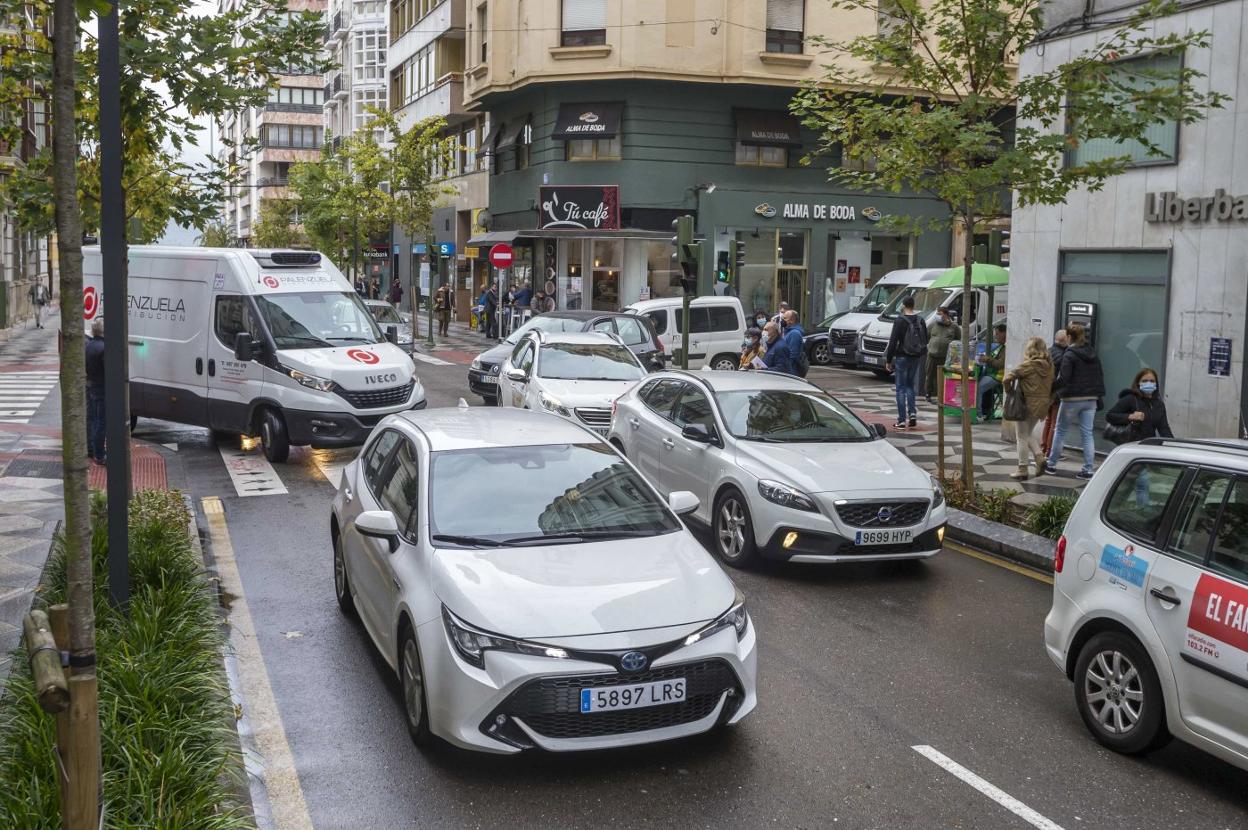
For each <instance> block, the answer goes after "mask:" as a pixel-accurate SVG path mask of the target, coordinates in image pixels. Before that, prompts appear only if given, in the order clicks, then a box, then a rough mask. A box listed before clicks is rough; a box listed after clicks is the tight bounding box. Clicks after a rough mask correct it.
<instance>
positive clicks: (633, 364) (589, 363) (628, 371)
mask: <svg viewBox="0 0 1248 830" xmlns="http://www.w3.org/2000/svg"><path fill="white" fill-rule="evenodd" d="M538 368H539V372H538V374H539V375H540V376H541V377H544V378H549V379H550V380H639V379H641V378H643V377H645V374H646V370H645V369H643V368H641V364H640V363H638V362H637V358H635V357H633V353H632V352H631V351H629V350H628V349H626V348H624V347H623V346H617V345H614V344H611V343H602V344H599V343H550V344H548V345H545V346H542V358H541V364H540V365H539V367H538Z"/></svg>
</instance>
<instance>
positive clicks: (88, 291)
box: [82, 285, 100, 320]
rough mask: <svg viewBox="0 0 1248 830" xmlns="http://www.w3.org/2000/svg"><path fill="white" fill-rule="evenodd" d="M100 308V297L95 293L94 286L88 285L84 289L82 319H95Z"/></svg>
mask: <svg viewBox="0 0 1248 830" xmlns="http://www.w3.org/2000/svg"><path fill="white" fill-rule="evenodd" d="M99 308H100V297H99V295H98V294H97V293H96V292H95V286H94V285H88V286H87V287H86V288H84V289H82V319H84V320H90V319H93V318H94V317H95V312H96V311H98V310H99Z"/></svg>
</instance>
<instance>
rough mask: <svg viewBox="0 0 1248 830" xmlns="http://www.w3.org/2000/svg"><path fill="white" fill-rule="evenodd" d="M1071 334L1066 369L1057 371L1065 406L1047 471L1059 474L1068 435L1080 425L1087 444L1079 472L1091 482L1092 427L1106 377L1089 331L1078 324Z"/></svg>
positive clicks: (1060, 392)
mask: <svg viewBox="0 0 1248 830" xmlns="http://www.w3.org/2000/svg"><path fill="white" fill-rule="evenodd" d="M1067 334H1069V335H1070V347H1069V348H1068V349H1066V353H1065V354H1064V355H1062V365H1061V366H1060V367H1059V368H1058V371H1057V383H1058V396H1059V397H1060V398H1061V401H1062V402H1061V406H1060V407H1059V408H1058V411H1057V429H1056V430H1055V431H1054V434H1053V447H1052V449H1050V450H1049V458H1048V461H1047V462H1046V463H1045V465H1044V471H1045V472H1046V473H1049V474H1053V473H1056V472H1057V460H1058V458H1059V457H1060V456H1061V454H1062V446H1063V444H1064V443H1065V441H1066V432H1067V430H1069V429H1070V427H1071V424H1075V423H1077V424H1078V426H1079V435H1080V440H1081V442H1082V444H1083V467H1082V468H1081V469H1080V470H1079V478H1091V477H1092V471H1093V465H1094V463H1095V460H1096V444H1095V441H1094V438H1093V434H1092V426H1093V423H1094V422H1095V420H1096V411H1097V410H1098V409H1100V408H1101V398H1102V397H1104V395H1105V375H1104V373H1103V372H1102V370H1101V361H1100V359H1099V358H1098V357H1097V356H1096V350H1095V349H1093V348H1092V347H1091V346H1089V345H1088V343H1087V337H1088V333H1087V329H1085V328H1084V327H1083V326H1082V325H1080V324H1078V323H1076V324H1074V325H1072V326H1071V327H1070V328H1069V329H1067Z"/></svg>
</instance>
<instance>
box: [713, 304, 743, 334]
mask: <svg viewBox="0 0 1248 830" xmlns="http://www.w3.org/2000/svg"><path fill="white" fill-rule="evenodd" d="M707 312H709V314H710V318H711V322H710V325H711V328H710V330H711V331H736V330H737V328H738V326H739V324H740V321H739V320H738V319H737V310H736V309H735V308H733V307H732V306H727V305H713V306H711V307H710V308H708V309H707Z"/></svg>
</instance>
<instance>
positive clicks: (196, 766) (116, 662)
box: [0, 491, 251, 830]
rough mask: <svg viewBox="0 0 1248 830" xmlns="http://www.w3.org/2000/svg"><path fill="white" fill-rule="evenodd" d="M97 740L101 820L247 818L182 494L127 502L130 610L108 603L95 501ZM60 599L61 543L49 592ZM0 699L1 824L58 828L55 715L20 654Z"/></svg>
mask: <svg viewBox="0 0 1248 830" xmlns="http://www.w3.org/2000/svg"><path fill="white" fill-rule="evenodd" d="M91 507H92V511H91V512H92V546H91V547H92V560H93V563H94V572H95V613H96V649H97V659H98V661H99V664H98V665H99V668H98V672H99V679H100V738H101V749H102V754H103V762H104V769H103V777H104V800H105V802H106V803H107V805H108V826H109V827H110V828H111V827H116V828H140V827H142V828H151V827H170V828H172V827H177V828H193V829H194V830H233V828H243V827H249V826H251V824H250V823H249V821H248V820H247V818H246V816H245V815H244V813H243V812H242V811H241V810H240V809H239V805H237V804H236V803H235V802H234V801H233V796H232V791H231V790H230V787H229V781H228V779H227V770H228V769H230V760H231V752H230V747H231V745H233V743H234V738H233V733H232V731H231V728H230V724H231V718H232V707H231V704H230V701H229V694H228V689H227V687H226V684H225V679H224V675H223V673H222V671H221V667H220V665H219V663H218V659H219V653H220V649H221V647H222V645H223V635H222V633H221V628H220V624H219V620H218V618H217V615H216V611H215V608H214V605H213V599H212V595H211V593H210V592H209V591H208V588H207V585H206V582H205V579H204V574H203V571H202V568H201V563H200V562H199V560H198V558H197V557H196V555H195V551H194V548H193V547H192V544H191V539H190V536H189V534H188V532H187V521H188V518H189V517H188V513H187V510H186V506H185V504H184V503H183V501H182V498H181V496H180V494H178V493H167V492H159V491H151V492H145V493H139V494H137V495H136V496H135V497H134V498H133V499H132V500H131V502H130V506H129V525H130V540H131V548H130V591H131V595H130V605H129V608H128V614H126V615H122V614H120V613H118V612H117V611H116V610H114V609H113V608H112V607H111V606H110V605H109V603H108V597H107V588H106V584H105V577H106V574H107V572H108V565H107V562H108V538H107V533H106V527H105V520H104V500H103V498H102V497H97V498H95V499H93V501H92V505H91ZM64 596H65V561H64V547H63V545H62V544H60V543H59V542H58V544H57V545H56V548H55V550H54V552H53V558H52V561H51V562H50V563H49V573H48V591H47V599H48V601H49V602H51V603H57V602H63V601H64ZM13 666H14V671H13V674H12V675H11V676H10V678H9V685H8V688H7V690H6V693H5V700H4V701H3V702H0V827H5V828H15V830H16V828H48V829H49V830H52V829H53V828H58V827H59V826H60V819H59V814H60V810H59V806H58V801H59V795H58V788H57V778H56V771H55V769H54V767H53V763H54V762H53V755H52V746H53V743H54V735H53V733H54V728H53V718H52V716H50V715H48V714H46V713H45V712H43V711H41V710H40V709H39V708H38V704H37V703H36V701H35V697H34V693H33V690H32V687H31V681H30V675H29V671H28V670H27V669H26V668H25V667H26V660H25V655H24V654H23V653H21V652H20V651H19V653H18V655H17V656H16V657H15V658H14V661H13Z"/></svg>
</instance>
